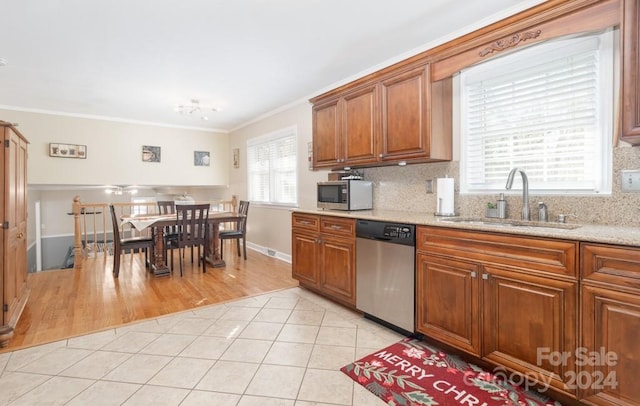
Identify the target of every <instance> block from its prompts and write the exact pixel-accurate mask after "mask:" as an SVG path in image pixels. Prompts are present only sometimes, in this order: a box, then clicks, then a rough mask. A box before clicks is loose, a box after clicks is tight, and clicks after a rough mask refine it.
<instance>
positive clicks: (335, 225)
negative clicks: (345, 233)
mask: <svg viewBox="0 0 640 406" xmlns="http://www.w3.org/2000/svg"><path fill="white" fill-rule="evenodd" d="M331 228H333V229H334V230H342V226H339V225H337V224H333V225H332V226H331Z"/></svg>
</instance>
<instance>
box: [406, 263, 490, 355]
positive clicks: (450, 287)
mask: <svg viewBox="0 0 640 406" xmlns="http://www.w3.org/2000/svg"><path fill="white" fill-rule="evenodd" d="M416 269H417V273H416V306H417V316H416V317H417V320H416V329H417V330H418V331H419V332H421V333H423V334H425V335H427V336H429V337H433V338H436V339H438V340H440V341H442V342H444V343H447V344H449V345H451V346H454V347H457V348H460V349H462V350H464V351H467V352H469V353H471V354H473V355H480V321H479V320H480V317H479V313H478V304H479V302H478V301H479V297H478V290H479V289H478V284H479V282H478V281H479V278H478V275H480V265H478V264H475V263H471V262H463V261H457V260H454V259H451V258H450V257H438V256H433V255H427V254H422V253H420V254H418V256H417V267H416Z"/></svg>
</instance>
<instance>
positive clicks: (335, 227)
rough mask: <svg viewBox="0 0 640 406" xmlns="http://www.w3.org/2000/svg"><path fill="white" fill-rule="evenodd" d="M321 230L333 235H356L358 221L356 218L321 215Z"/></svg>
mask: <svg viewBox="0 0 640 406" xmlns="http://www.w3.org/2000/svg"><path fill="white" fill-rule="evenodd" d="M320 232H321V233H325V234H331V235H341V236H345V237H355V235H356V221H355V220H354V219H347V218H340V217H331V216H321V217H320Z"/></svg>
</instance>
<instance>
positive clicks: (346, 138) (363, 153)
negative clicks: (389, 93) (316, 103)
mask: <svg viewBox="0 0 640 406" xmlns="http://www.w3.org/2000/svg"><path fill="white" fill-rule="evenodd" d="M343 100H344V101H343V104H344V108H343V120H342V122H343V138H342V139H343V157H344V161H343V162H344V163H346V164H360V163H370V162H375V161H376V154H377V148H376V147H377V140H376V139H377V133H378V86H377V85H376V84H372V85H369V86H366V87H364V88H363V89H360V90H356V91H353V92H351V93H347V94H346V95H345V96H344V98H343Z"/></svg>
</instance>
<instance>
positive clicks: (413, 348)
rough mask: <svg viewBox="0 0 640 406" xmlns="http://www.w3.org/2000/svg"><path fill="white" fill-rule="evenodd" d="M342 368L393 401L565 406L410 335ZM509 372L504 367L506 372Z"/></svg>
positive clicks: (379, 395)
mask: <svg viewBox="0 0 640 406" xmlns="http://www.w3.org/2000/svg"><path fill="white" fill-rule="evenodd" d="M341 371H342V372H344V373H345V374H347V375H348V376H349V377H350V378H351V379H353V380H354V381H356V382H357V383H359V384H360V385H362V386H364V387H365V388H366V389H367V390H369V391H370V392H371V393H373V394H374V395H376V396H378V397H379V398H380V399H382V400H383V401H384V402H385V403H386V404H387V405H403V406H404V405H406V406H413V405H444V406H448V405H478V406H484V405H486V406H490V405H518V406H520V405H522V406H542V405H554V406H560V403H558V402H555V401H553V400H550V399H549V398H547V397H545V396H543V395H541V394H540V393H538V392H533V391H526V390H524V389H523V388H522V387H520V386H517V385H514V384H511V383H509V382H508V381H507V380H506V379H505V376H502V377H499V376H496V375H494V374H492V373H490V372H487V371H485V370H483V369H482V368H480V367H478V366H476V365H473V364H469V363H467V362H464V361H463V360H461V359H460V358H457V357H456V356H453V355H449V354H446V353H444V352H443V351H442V350H440V349H439V348H437V347H434V346H432V345H429V344H426V343H424V342H422V341H419V340H416V339H412V338H406V339H404V340H402V341H400V342H398V343H395V344H393V345H391V346H389V347H387V348H384V349H382V350H380V351H377V352H375V353H373V354H370V355H367V356H366V357H364V358H362V359H360V360H358V361H356V362H354V363H351V364H349V365H346V366H344V367H342V368H341ZM503 372H504V371H503Z"/></svg>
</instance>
